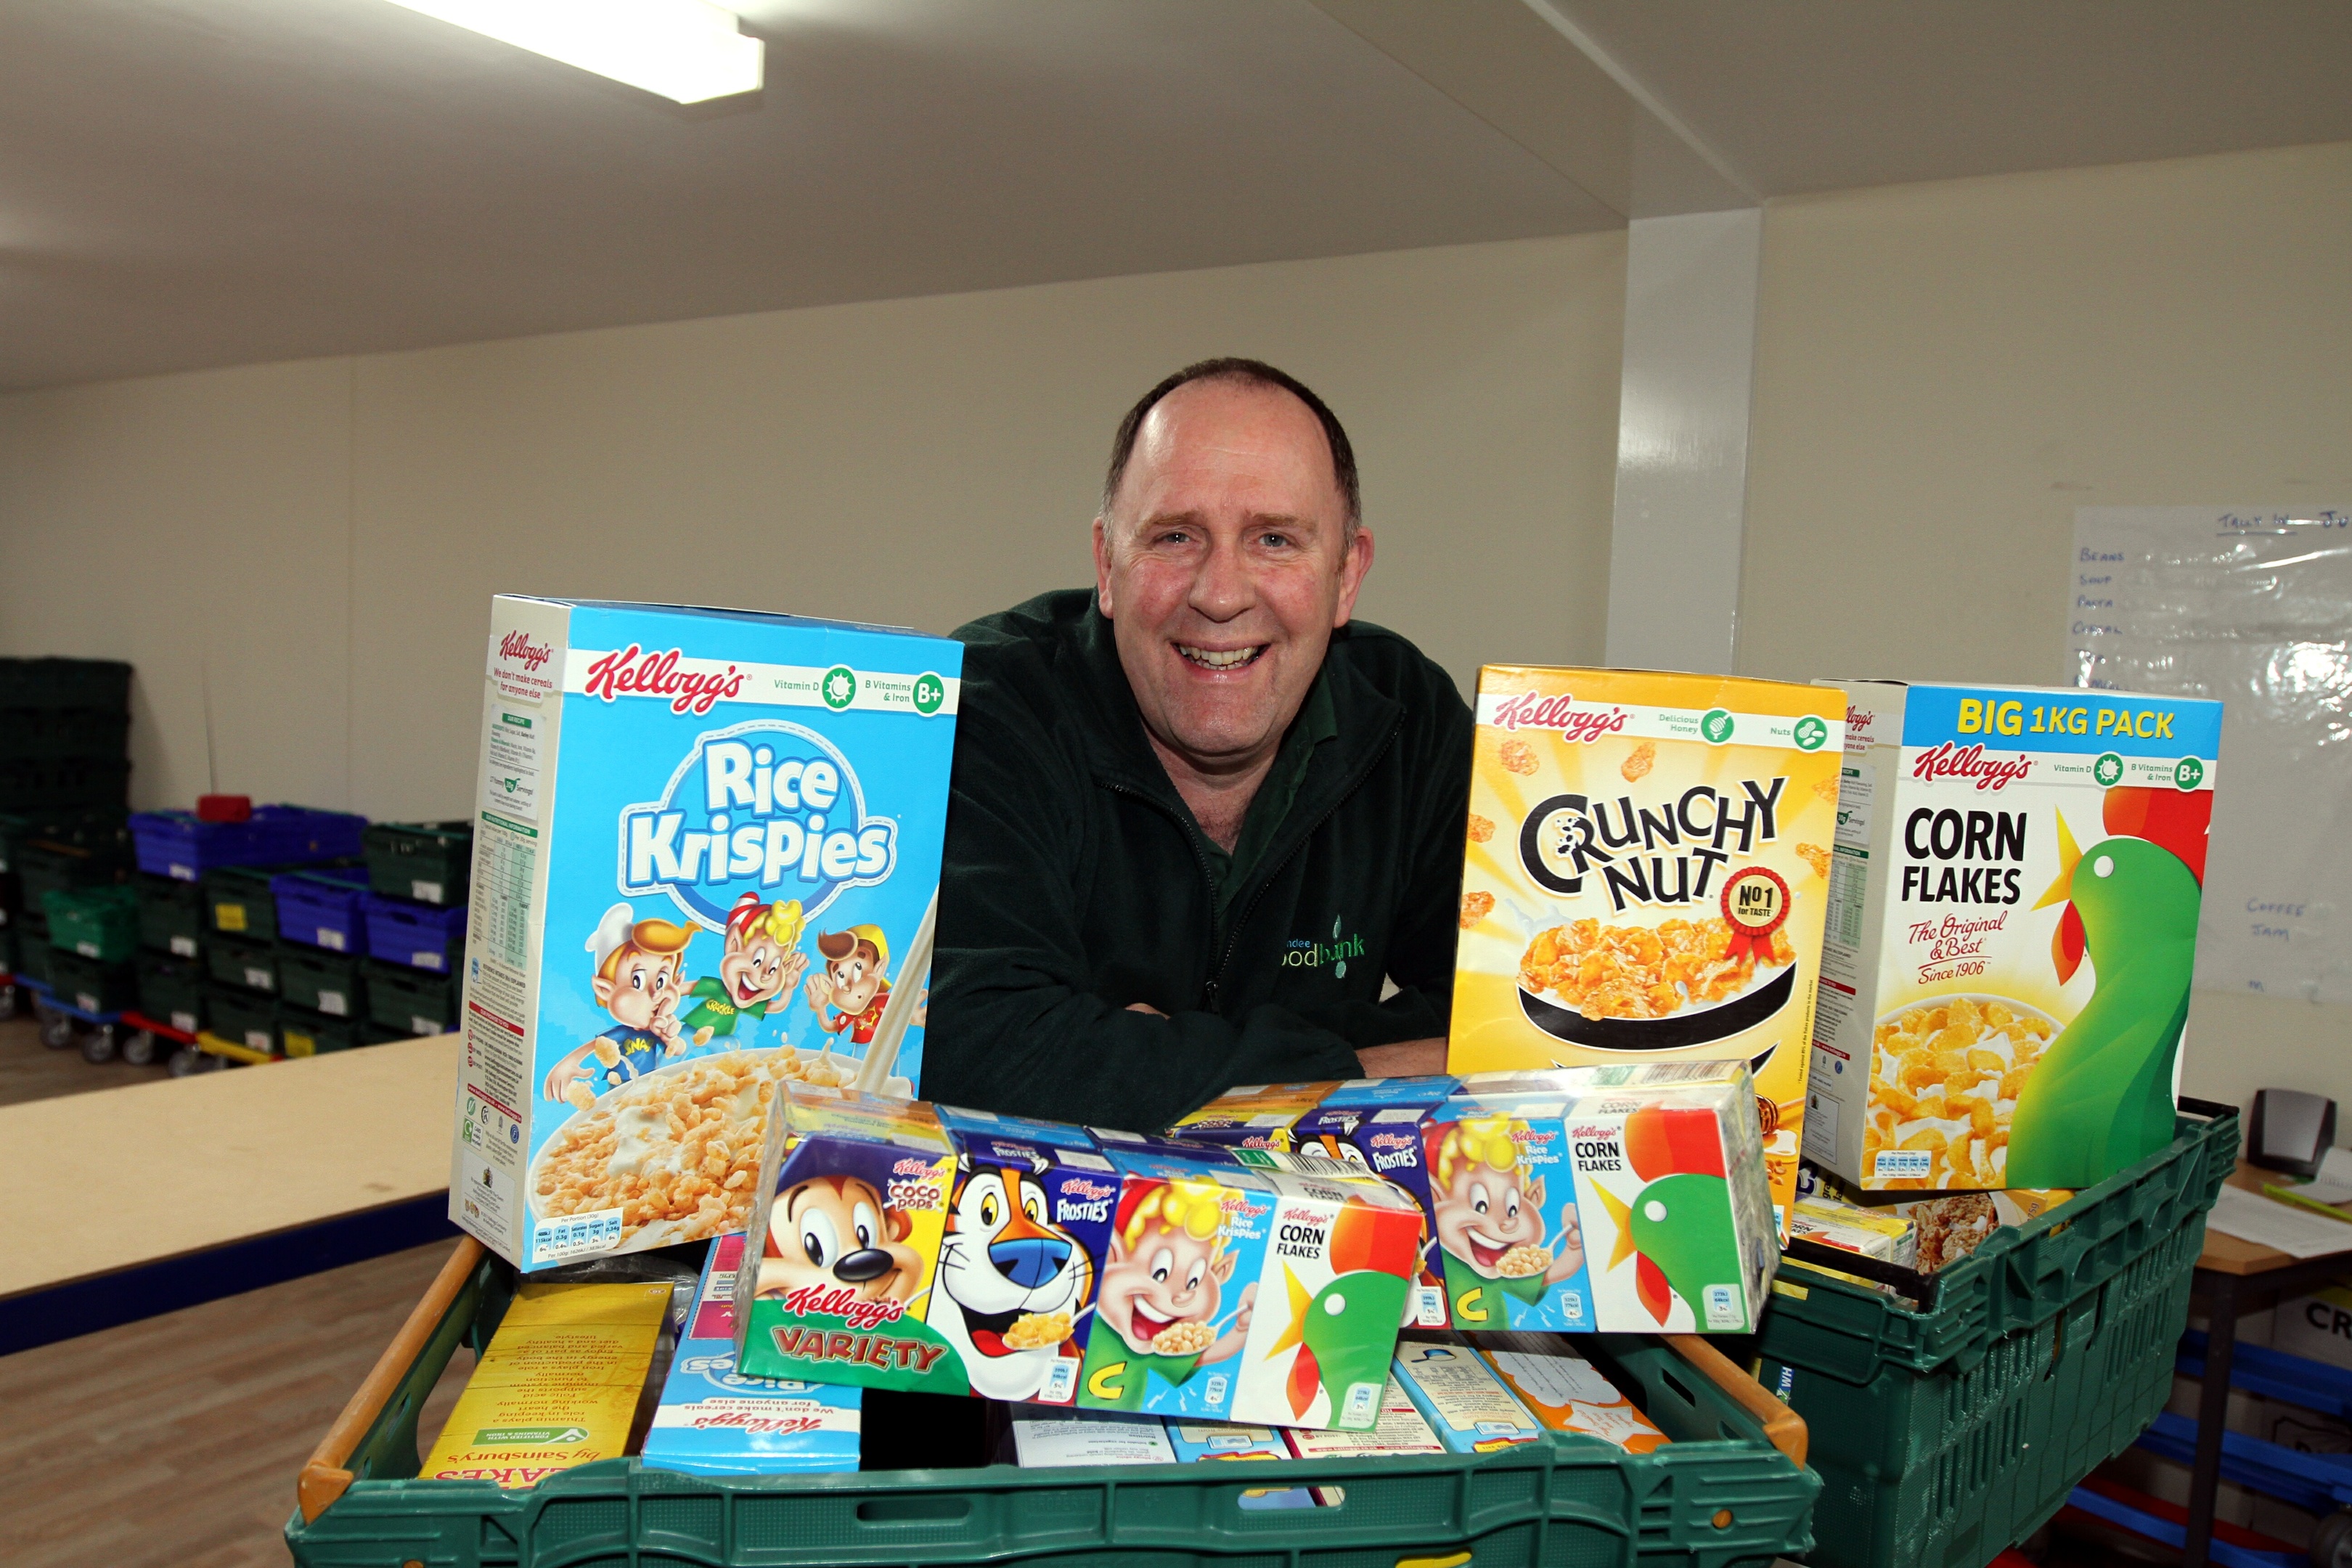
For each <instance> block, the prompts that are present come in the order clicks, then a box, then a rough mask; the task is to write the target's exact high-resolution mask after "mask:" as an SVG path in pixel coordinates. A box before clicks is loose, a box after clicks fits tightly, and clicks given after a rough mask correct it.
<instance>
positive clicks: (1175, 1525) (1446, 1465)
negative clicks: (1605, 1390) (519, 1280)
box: [286, 1239, 1820, 1568]
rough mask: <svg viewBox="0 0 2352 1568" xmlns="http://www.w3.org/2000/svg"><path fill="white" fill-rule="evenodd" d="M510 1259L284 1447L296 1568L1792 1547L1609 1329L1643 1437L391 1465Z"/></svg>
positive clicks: (1789, 1518)
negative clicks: (291, 1453) (724, 1462)
mask: <svg viewBox="0 0 2352 1568" xmlns="http://www.w3.org/2000/svg"><path fill="white" fill-rule="evenodd" d="M513 1279H514V1276H513V1272H512V1270H511V1269H509V1268H508V1267H507V1266H506V1265H505V1264H504V1263H502V1262H501V1261H499V1259H497V1258H490V1257H488V1256H486V1255H485V1254H484V1253H483V1252H482V1249H481V1247H480V1245H479V1244H478V1243H477V1242H474V1241H472V1240H471V1239H467V1240H465V1241H461V1242H460V1243H459V1244H458V1247H457V1254H456V1256H455V1257H454V1258H452V1259H451V1263H450V1266H449V1267H448V1268H446V1269H445V1270H444V1271H443V1274H442V1277H441V1279H439V1280H437V1281H436V1284H435V1287H434V1289H433V1290H431V1291H429V1292H428V1293H427V1295H426V1297H425V1301H424V1302H423V1303H422V1304H420V1306H419V1307H418V1309H417V1311H416V1312H415V1314H414V1315H413V1316H412V1317H411V1319H410V1321H409V1323H408V1325H407V1328H406V1329H405V1330H404V1334H406V1333H413V1334H415V1336H416V1338H417V1339H418V1340H419V1341H420V1342H422V1344H423V1346H424V1348H423V1349H422V1350H421V1351H420V1352H417V1354H416V1357H415V1360H414V1361H413V1362H411V1363H409V1365H408V1368H407V1371H406V1373H405V1374H404V1376H403V1378H402V1380H401V1382H400V1384H399V1385H398V1387H397V1388H395V1389H394V1391H393V1393H392V1394H391V1395H390V1396H389V1397H388V1398H386V1399H384V1401H383V1404H382V1405H378V1406H376V1407H374V1408H373V1409H370V1408H367V1407H365V1406H363V1405H362V1404H361V1402H360V1401H359V1400H358V1399H354V1401H353V1402H352V1409H349V1410H346V1411H345V1413H344V1415H345V1417H346V1420H347V1422H348V1423H349V1424H350V1425H351V1426H355V1427H362V1428H363V1430H362V1436H360V1438H359V1439H358V1441H357V1442H356V1443H355V1444H354V1445H353V1446H352V1449H351V1451H350V1452H349V1453H348V1454H347V1455H344V1454H338V1453H333V1452H327V1453H324V1454H322V1455H321V1456H320V1457H314V1458H313V1459H312V1460H311V1462H310V1464H309V1465H307V1466H306V1467H304V1469H303V1472H302V1474H301V1476H300V1477H299V1479H298V1482H297V1487H296V1490H297V1495H298V1496H299V1498H300V1500H301V1502H300V1506H299V1508H298V1509H297V1510H296V1511H295V1513H294V1516H293V1517H292V1518H291V1519H290V1520H289V1521H287V1526H286V1541H287V1544H288V1546H289V1548H290V1549H291V1550H292V1552H293V1556H294V1563H295V1564H296V1568H362V1565H365V1568H380V1565H384V1564H396V1563H404V1562H418V1563H436V1564H451V1565H457V1564H463V1565H466V1568H492V1565H493V1564H495V1565H498V1568H560V1565H576V1568H589V1565H591V1564H593V1565H595V1568H624V1565H625V1564H642V1565H643V1568H656V1564H659V1565H662V1568H738V1565H742V1568H749V1565H751V1564H762V1565H767V1564H773V1565H778V1568H782V1565H784V1564H792V1565H794V1568H829V1565H832V1564H849V1563H862V1564H877V1565H879V1564H885V1563H887V1564H909V1565H911V1564H929V1563H1021V1564H1045V1563H1054V1564H1056V1565H1057V1568H1067V1565H1076V1564H1085V1565H1087V1568H1112V1565H1114V1564H1127V1563H1150V1564H1155V1565H1161V1568H1189V1565H1197V1568H1212V1565H1213V1568H1297V1565H1301V1564H1305V1563H1316V1564H1322V1565H1328V1568H1356V1565H1359V1564H1360V1565H1362V1568H1375V1565H1377V1568H1397V1565H1398V1564H1400V1563H1405V1562H1408V1561H1410V1560H1412V1559H1415V1558H1423V1559H1434V1560H1436V1561H1439V1562H1444V1563H1465V1562H1475V1564H1476V1565H1477V1568H1503V1565H1505V1564H1514V1563H1527V1564H1537V1563H1542V1564H1548V1565H1553V1564H1556V1565H1559V1568H1635V1565H1636V1564H1638V1565H1639V1568H1730V1565H1731V1564H1733V1563H1744V1562H1756V1563H1759V1564H1760V1563H1761V1562H1762V1560H1764V1559H1767V1558H1769V1557H1772V1556H1774V1555H1782V1556H1793V1555H1795V1554H1796V1553H1798V1552H1802V1551H1804V1550H1805V1549H1806V1547H1807V1546H1809V1545H1810V1544H1811V1539H1812V1536H1811V1510H1812V1502H1813V1497H1814V1494H1815V1493H1816V1492H1817V1491H1818V1490H1819V1489H1820V1483H1819V1481H1818V1480H1817V1479H1816V1478H1815V1477H1814V1476H1813V1475H1812V1473H1811V1471H1809V1470H1807V1469H1806V1468H1803V1467H1802V1466H1801V1465H1799V1464H1797V1463H1794V1462H1792V1461H1791V1460H1790V1458H1787V1457H1786V1456H1785V1455H1783V1454H1782V1453H1781V1452H1780V1450H1779V1449H1777V1448H1775V1447H1772V1446H1771V1444H1770V1443H1769V1441H1767V1440H1766V1438H1765V1436H1764V1430H1763V1427H1762V1426H1761V1425H1760V1424H1759V1421H1758V1420H1757V1418H1756V1416H1755V1415H1751V1414H1750V1413H1749V1411H1748V1409H1747V1408H1745V1407H1743V1405H1741V1404H1740V1403H1739V1402H1738V1400H1737V1399H1735V1398H1734V1397H1733V1395H1732V1394H1730V1393H1728V1392H1727V1391H1726V1390H1725V1389H1724V1388H1723V1387H1721V1386H1719V1385H1718V1384H1716V1383H1714V1382H1711V1381H1709V1380H1708V1379H1707V1378H1706V1376H1705V1375H1704V1374H1703V1373H1701V1372H1700V1371H1699V1370H1698V1368H1697V1366H1696V1364H1694V1363H1692V1362H1689V1361H1686V1360H1685V1359H1683V1358H1682V1357H1681V1356H1680V1355H1679V1354H1677V1353H1676V1352H1675V1351H1674V1350H1673V1349H1671V1348H1669V1347H1668V1346H1667V1345H1666V1344H1664V1343H1663V1342H1660V1341H1657V1340H1654V1339H1641V1338H1635V1337H1633V1336H1630V1335H1627V1336H1598V1337H1593V1338H1589V1339H1581V1340H1580V1341H1578V1342H1577V1343H1578V1347H1579V1349H1580V1351H1582V1352H1584V1353H1586V1354H1588V1355H1590V1356H1591V1358H1592V1359H1593V1360H1594V1362H1595V1363H1598V1364H1599V1365H1600V1366H1601V1369H1602V1370H1603V1371H1604V1372H1605V1373H1608V1374H1609V1375H1610V1376H1611V1377H1612V1379H1613V1380H1614V1381H1615V1382H1616V1383H1617V1384H1618V1386H1619V1387H1620V1388H1622V1389H1623V1390H1624V1391H1625V1392H1626V1393H1627V1394H1629V1395H1631V1396H1632V1397H1633V1400H1634V1401H1635V1403H1637V1404H1639V1405H1642V1407H1643V1409H1645V1410H1647V1411H1648V1412H1649V1414H1650V1415H1651V1416H1652V1417H1653V1418H1654V1420H1655V1421H1656V1422H1657V1424H1658V1425H1659V1426H1662V1427H1664V1429H1665V1431H1666V1433H1667V1434H1668V1436H1672V1437H1673V1438H1675V1441H1674V1442H1672V1443H1670V1444H1668V1445H1666V1446H1665V1447H1662V1448H1659V1449H1657V1450H1655V1451H1654V1452H1652V1453H1649V1454H1643V1455H1634V1454H1628V1453H1626V1452H1624V1451H1623V1450H1622V1449H1620V1448H1616V1447H1612V1446H1611V1445H1609V1444H1606V1443H1603V1442H1601V1441H1600V1440H1599V1439H1597V1438H1586V1437H1565V1438H1559V1439H1555V1440H1549V1441H1547V1442H1543V1443H1532V1444H1525V1445H1521V1446H1519V1447H1512V1448H1507V1449H1504V1450H1501V1451H1499V1452H1496V1453H1491V1454H1479V1455H1475V1456H1464V1455H1430V1456H1426V1457H1423V1456H1419V1455H1415V1456H1410V1457H1404V1458H1396V1457H1389V1458H1376V1459H1320V1460H1312V1461H1304V1460H1302V1461H1296V1462H1290V1463H1274V1462H1268V1463H1265V1464H1249V1465H1223V1464H1193V1465H1153V1466H1136V1467H1125V1466H1121V1467H1109V1468H1084V1469H1045V1470H1023V1469H1019V1468H1014V1467H1012V1466H1009V1465H993V1466H989V1467H986V1468H971V1469H945V1468H942V1469H929V1470H905V1471H857V1472H851V1473H846V1474H840V1475H824V1476H763V1477H751V1476H746V1477H740V1478H735V1477H716V1476H701V1475H688V1474H684V1473H682V1472H678V1471H672V1470H661V1469H654V1468H646V1466H645V1465H644V1464H643V1463H642V1462H641V1461H639V1460H636V1459H609V1460H606V1461H604V1462H603V1463H600V1464H594V1465H587V1466H583V1467H582V1468H578V1469H574V1470H566V1471H562V1472H561V1473H559V1474H556V1475H553V1476H551V1477H549V1478H548V1479H546V1480H543V1481H541V1483H540V1484H539V1485H538V1486H537V1487H535V1488H532V1489H530V1490H527V1491H502V1490H500V1489H499V1488H498V1487H497V1486H496V1485H494V1484H492V1483H491V1482H488V1481H419V1480H415V1479H406V1478H413V1477H414V1476H415V1474H416V1471H417V1468H418V1454H417V1433H416V1416H417V1412H418V1409H419V1408H420V1407H421V1406H422V1405H423V1404H424V1403H425V1396H426V1395H427V1394H429V1393H430V1392H431V1391H432V1388H433V1384H434V1382H435V1380H436V1378H438V1377H439V1376H440V1374H441V1371H442V1369H443V1368H444V1367H445V1366H446V1365H447V1364H448V1362H449V1358H450V1356H451V1355H452V1354H453V1353H454V1352H456V1350H457V1346H458V1345H460V1344H470V1345H472V1346H473V1347H474V1348H475V1350H476V1351H477V1352H478V1351H480V1350H481V1349H482V1347H484V1346H485V1345H487V1344H488V1342H489V1337H490V1335H491V1333H492V1332H493V1331H495V1330H496V1328H497V1326H498V1323H499V1318H500V1317H501V1316H502V1315H503V1314H504V1312H505V1310H506V1307H507V1303H508V1301H509V1300H511V1299H512V1293H513ZM1734 1375H1736V1373H1735V1374H1734ZM1751 1397H1752V1394H1751ZM354 1418H355V1419H354ZM347 1478H348V1486H346V1485H345V1484H344V1483H345V1480H346V1479H347ZM1269 1485H1282V1486H1308V1485H1325V1486H1339V1487H1343V1488H1345V1489H1346V1493H1347V1497H1346V1501H1345V1503H1344V1504H1343V1505H1341V1506H1339V1507H1334V1508H1318V1509H1301V1510H1245V1509H1244V1508H1243V1507H1242V1506H1241V1495H1242V1493H1243V1492H1244V1491H1247V1490H1251V1489H1261V1488H1264V1487H1266V1486H1269ZM1465 1553H1466V1554H1469V1555H1468V1556H1467V1557H1466V1558H1465Z"/></svg>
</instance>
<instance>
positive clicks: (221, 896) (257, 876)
mask: <svg viewBox="0 0 2352 1568" xmlns="http://www.w3.org/2000/svg"><path fill="white" fill-rule="evenodd" d="M288 869H290V868H288V867H284V866H215V867H214V868H212V869H211V870H209V871H207V872H205V874H204V875H203V876H202V877H201V878H199V879H197V884H196V885H197V886H198V887H200V888H202V889H204V895H205V926H206V927H207V928H208V929H209V930H212V931H218V932H220V933H222V934H223V935H225V936H237V937H243V938H245V939H246V940H247V941H249V942H275V941H277V940H278V897H277V895H276V894H274V893H272V892H271V891H270V890H269V879H271V878H272V877H275V876H277V875H278V873H279V872H281V871H284V870H288Z"/></svg>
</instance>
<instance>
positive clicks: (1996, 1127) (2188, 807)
mask: <svg viewBox="0 0 2352 1568" xmlns="http://www.w3.org/2000/svg"><path fill="white" fill-rule="evenodd" d="M1822 689H1823V690H1824V691H1826V692H1830V693H1832V694H1834V695H1836V696H1837V697H1839V698H1841V699H1842V700H1843V701H1844V702H1845V703H1846V705H1847V723H1846V730H1845V738H1844V756H1843V791H1842V793H1841V795H1840V799H1839V807H1838V811H1839V824H1838V830H1837V835H1836V838H1835V841H1834V842H1835V850H1836V866H1835V869H1834V871H1833V873H1832V879H1831V884H1830V889H1829V891H1830V899H1829V908H1830V917H1829V928H1830V930H1829V940H1828V942H1827V943H1826V944H1825V946H1824V948H1823V951H1822V978H1821V985H1820V997H1819V1004H1818V1006H1817V1008H1816V1012H1815V1017H1814V1025H1813V1067H1812V1074H1811V1091H1810V1095H1809V1103H1808V1107H1807V1110H1806V1113H1805V1124H1804V1126H1805V1152H1806V1154H1807V1156H1808V1157H1809V1158H1811V1159H1812V1160H1814V1161H1815V1162H1817V1163H1820V1164H1822V1165H1823V1166H1825V1167H1827V1168H1828V1169H1830V1170H1832V1171H1834V1172H1835V1173H1838V1174H1839V1175H1841V1176H1843V1177H1845V1178H1846V1179H1847V1180H1849V1181H1851V1182H1853V1183H1854V1184H1857V1185H1858V1186H1860V1187H1862V1188H1863V1189H1864V1190H1866V1191H1881V1192H1883V1191H1889V1190H1894V1191H1905V1190H1919V1189H1937V1190H1949V1189H1965V1190H1979V1191H1993V1190H1998V1189H2001V1188H2034V1189H2042V1188H2080V1187H2087V1186H2090V1185H2092V1184H2094V1183H2096V1182H2098V1181H2101V1180H2103V1179H2105V1177H2107V1176H2110V1175H2113V1174H2114V1173H2116V1172H2117V1171H2120V1170H2122V1169H2123V1168H2124V1167H2126V1165H2129V1164H2131V1163H2133V1162H2135V1161H2137V1160H2139V1159H2142V1158H2145V1157H2146V1156H2147V1155H2148V1154H2150V1153H2152V1152H2155V1151H2156V1150H2158V1149H2160V1148H2162V1147H2163V1146H2164V1145H2165V1144H2167V1143H2168V1142H2171V1140H2172V1136H2173V1102H2172V1089H2173V1083H2174V1075H2175V1070H2176V1068H2177V1065H2178V1061H2179V1045H2180V1032H2181V1026H2182V1024H2183V1022H2184V1021H2185V1019H2186V1017H2187V1015H2188V1007H2189V978H2190V970H2191V967H2192V964H2193V962H2194V959H2195V956H2196V948H2197V920H2198V911H2199V905H2200V896H2201V891H2200V890H2201V886H2202V882H2203V879H2204V873H2205V847H2206V828H2207V825H2208V824H2209V823H2210V820H2211V817H2212V809H2213V788H2214V778H2215V773H2216V771H2217V769H2216V752H2217V750H2218V747H2219V743H2220V739H2221V704H2220V703H2218V702H2211V701H2205V700H2198V699H2191V698H2181V697H2141V696H2135V695H2132V694H2130V693H2127V692H2120V691H2105V690H2084V689H2054V690H2053V689H2036V688H2025V687H2001V688H1993V687H1979V686H1928V685H1904V684H1901V683H1899V682H1895V681H1877V680H1853V681H1844V682H1840V683H1837V684H1834V685H1824V686H1823V688H1822Z"/></svg>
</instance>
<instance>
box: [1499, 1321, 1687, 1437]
mask: <svg viewBox="0 0 2352 1568" xmlns="http://www.w3.org/2000/svg"><path fill="white" fill-rule="evenodd" d="M1478 1353H1479V1354H1480V1355H1481V1356H1483V1357H1484V1358H1485V1359H1486V1364H1487V1365H1489V1366H1491V1367H1493V1368H1494V1369H1495V1372H1496V1375H1497V1376H1499V1377H1500V1378H1501V1379H1502V1380H1503V1383H1504V1385H1505V1386H1506V1387H1507V1388H1509V1389H1510V1391H1511V1392H1512V1393H1513V1394H1517V1396H1518V1398H1519V1402H1520V1404H1522V1405H1525V1406H1526V1407H1527V1409H1528V1413H1529V1414H1530V1415H1533V1416H1535V1418H1536V1419H1537V1420H1538V1421H1539V1422H1541V1423H1543V1425H1544V1426H1546V1427H1547V1428H1549V1430H1551V1431H1554V1432H1573V1433H1577V1434H1579V1435H1580V1436H1587V1437H1598V1438H1600V1439H1601V1441H1602V1442H1604V1443H1611V1444H1614V1445H1615V1446H1616V1447H1620V1448H1622V1449H1624V1450H1625V1451H1626V1452H1627V1453H1629V1454H1647V1453H1649V1452H1651V1451H1652V1450H1654V1449H1656V1448H1660V1447H1664V1446H1665V1444H1666V1442H1667V1437H1666V1435H1665V1434H1664V1432H1662V1431H1660V1430H1659V1429H1658V1426H1657V1424H1656V1423H1655V1422H1653V1421H1652V1420H1651V1419H1650V1418H1649V1417H1648V1416H1647V1415H1643V1413H1642V1412H1641V1410H1640V1409H1639V1408H1638V1407H1637V1406H1635V1405H1634V1404H1633V1401H1632V1400H1630V1399H1628V1398H1626V1397H1625V1396H1624V1394H1621V1393H1619V1392H1618V1390H1617V1385H1616V1384H1613V1383H1612V1382H1610V1381H1609V1379H1608V1378H1607V1376H1605V1375H1604V1374H1603V1373H1601V1370H1600V1369H1599V1368H1598V1367H1596V1366H1594V1365H1593V1364H1592V1363H1591V1362H1589V1361H1587V1360H1585V1359H1584V1358H1583V1357H1582V1356H1580V1355H1573V1354H1570V1352H1567V1351H1564V1350H1561V1349H1559V1347H1558V1346H1557V1345H1555V1344H1552V1343H1549V1342H1546V1341H1543V1340H1539V1339H1537V1338H1536V1337H1535V1336H1533V1335H1531V1334H1495V1335H1488V1336H1484V1337H1482V1338H1481V1339H1480V1341H1479V1344H1478Z"/></svg>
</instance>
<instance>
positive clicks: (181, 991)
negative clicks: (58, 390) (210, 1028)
mask: <svg viewBox="0 0 2352 1568" xmlns="http://www.w3.org/2000/svg"><path fill="white" fill-rule="evenodd" d="M134 963H135V964H136V966H137V968H138V971H139V1011H140V1012H142V1013H143V1014H145V1015H146V1016H148V1017H150V1018H152V1019H153V1020H155V1022H157V1023H159V1024H169V1025H170V1026H172V1027H173V1028H174V1029H177V1030H179V1031H180V1032H181V1033H182V1034H184V1035H193V1034H194V1033H195V1032H196V1031H197V1030H198V1029H201V1028H203V1027H204V1026H205V996H206V994H208V992H209V990H210V987H209V986H208V985H207V984H205V978H206V977H205V970H204V966H203V965H202V964H201V963H196V962H195V961H194V959H187V958H173V957H170V956H168V955H166V954H164V953H160V952H154V951H152V949H148V948H142V949H141V950H140V952H139V956H138V958H137V959H136V960H135V961H134Z"/></svg>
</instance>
